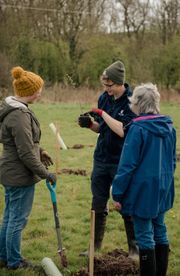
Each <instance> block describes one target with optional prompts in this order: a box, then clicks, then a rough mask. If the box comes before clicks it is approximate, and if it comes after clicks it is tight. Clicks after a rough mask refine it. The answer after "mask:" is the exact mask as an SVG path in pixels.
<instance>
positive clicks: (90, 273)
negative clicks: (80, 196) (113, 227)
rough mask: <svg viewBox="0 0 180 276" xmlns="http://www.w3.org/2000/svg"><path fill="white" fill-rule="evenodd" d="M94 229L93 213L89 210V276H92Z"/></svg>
mask: <svg viewBox="0 0 180 276" xmlns="http://www.w3.org/2000/svg"><path fill="white" fill-rule="evenodd" d="M94 229H95V211H94V210H91V229H90V248H89V276H94Z"/></svg>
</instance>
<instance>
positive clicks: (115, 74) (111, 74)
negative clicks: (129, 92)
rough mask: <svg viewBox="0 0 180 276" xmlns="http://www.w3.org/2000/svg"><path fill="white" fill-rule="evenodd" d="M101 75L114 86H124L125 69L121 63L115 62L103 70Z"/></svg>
mask: <svg viewBox="0 0 180 276" xmlns="http://www.w3.org/2000/svg"><path fill="white" fill-rule="evenodd" d="M103 75H106V76H107V77H108V79H110V80H111V81H113V82H114V83H116V84H124V81H125V67H124V64H123V63H122V62H121V61H119V60H118V61H116V62H114V63H113V64H111V65H110V66H109V67H107V68H106V69H105V71H104V72H103Z"/></svg>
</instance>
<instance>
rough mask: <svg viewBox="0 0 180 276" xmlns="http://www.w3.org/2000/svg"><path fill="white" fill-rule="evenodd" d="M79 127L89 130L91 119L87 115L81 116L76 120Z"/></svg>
mask: <svg viewBox="0 0 180 276" xmlns="http://www.w3.org/2000/svg"><path fill="white" fill-rule="evenodd" d="M78 123H79V125H80V127H86V128H90V127H91V126H92V124H93V122H92V120H91V117H90V116H89V115H88V114H81V115H80V116H79V118H78Z"/></svg>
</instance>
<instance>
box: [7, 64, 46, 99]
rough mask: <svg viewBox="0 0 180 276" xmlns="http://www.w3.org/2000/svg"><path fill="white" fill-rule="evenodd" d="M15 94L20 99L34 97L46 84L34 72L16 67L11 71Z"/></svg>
mask: <svg viewBox="0 0 180 276" xmlns="http://www.w3.org/2000/svg"><path fill="white" fill-rule="evenodd" d="M11 74H12V77H13V78H14V80H13V87H14V92H15V94H16V95H18V96H20V97H26V96H32V95H33V94H34V93H36V92H37V91H38V90H39V89H40V88H41V87H42V86H43V84H44V81H43V79H42V78H41V77H40V76H38V75H36V74H35V73H33V72H30V71H25V70H24V69H23V68H22V67H20V66H17V67H14V68H13V69H12V71H11Z"/></svg>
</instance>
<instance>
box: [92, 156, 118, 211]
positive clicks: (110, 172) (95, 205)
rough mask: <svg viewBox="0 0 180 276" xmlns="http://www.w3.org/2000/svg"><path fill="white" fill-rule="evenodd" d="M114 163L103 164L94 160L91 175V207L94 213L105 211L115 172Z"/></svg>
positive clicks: (115, 166)
mask: <svg viewBox="0 0 180 276" xmlns="http://www.w3.org/2000/svg"><path fill="white" fill-rule="evenodd" d="M117 166H118V165H116V164H104V163H101V162H97V161H94V166H93V171H92V175H91V191H92V196H93V197H92V209H93V210H95V212H96V213H104V212H105V213H107V212H108V210H107V202H108V200H109V196H110V188H111V184H112V180H113V178H114V176H115V174H116V172H117Z"/></svg>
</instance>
